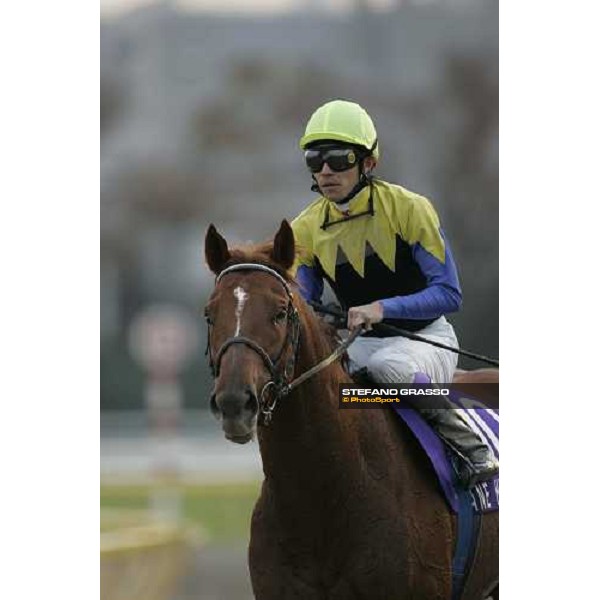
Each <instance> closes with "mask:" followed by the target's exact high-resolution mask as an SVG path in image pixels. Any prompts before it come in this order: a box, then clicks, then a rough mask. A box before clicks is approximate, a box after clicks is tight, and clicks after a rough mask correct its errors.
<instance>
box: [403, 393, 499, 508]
mask: <svg viewBox="0 0 600 600" xmlns="http://www.w3.org/2000/svg"><path fill="white" fill-rule="evenodd" d="M449 399H450V401H451V402H452V403H453V404H455V405H456V407H457V408H456V410H459V411H460V412H461V416H462V417H463V418H464V419H465V421H466V422H467V423H468V424H469V426H470V427H471V428H472V429H473V430H475V433H477V434H478V435H479V436H480V437H481V438H482V439H483V440H484V441H485V442H486V444H487V445H488V447H489V448H490V449H491V450H492V452H493V453H494V455H495V456H496V458H497V459H498V458H499V456H500V455H499V450H498V440H499V425H500V416H499V411H498V410H494V409H491V408H466V407H465V405H466V403H463V402H461V399H460V397H457V395H456V394H454V393H453V392H451V395H450V398H449ZM468 406H472V402H469V404H468ZM394 410H395V411H396V412H397V413H398V415H399V416H400V418H401V419H402V420H403V421H404V422H405V423H406V425H407V426H408V427H409V429H410V430H411V431H412V432H413V434H414V435H415V437H416V438H417V440H418V441H419V443H420V444H421V446H422V447H423V450H424V451H425V453H426V454H427V456H428V457H429V460H430V461H431V464H432V465H433V468H434V470H435V473H436V475H437V478H438V480H439V483H440V487H441V488H442V490H443V492H444V496H445V497H446V500H447V502H448V504H449V506H450V508H451V509H452V511H453V512H455V513H457V512H458V507H459V501H458V494H457V491H456V488H457V486H459V485H460V484H459V483H458V481H457V478H456V474H455V471H454V468H453V466H452V462H451V461H452V460H454V458H453V457H451V450H449V449H448V447H447V446H446V445H445V444H444V443H443V442H442V441H441V439H440V438H439V437H438V435H437V434H436V433H435V431H434V430H433V429H432V428H431V427H430V426H429V425H428V424H427V422H426V421H425V420H424V419H423V417H421V415H419V413H418V412H417V411H416V410H414V409H412V408H407V407H402V408H396V407H394ZM499 487H500V478H499V476H498V477H496V478H495V479H491V480H489V481H483V482H481V483H479V484H477V485H476V486H475V487H473V488H472V489H471V490H470V491H469V492H470V495H471V502H472V504H473V509H474V511H475V512H476V513H486V512H493V511H497V510H498V509H499V506H498V495H499Z"/></svg>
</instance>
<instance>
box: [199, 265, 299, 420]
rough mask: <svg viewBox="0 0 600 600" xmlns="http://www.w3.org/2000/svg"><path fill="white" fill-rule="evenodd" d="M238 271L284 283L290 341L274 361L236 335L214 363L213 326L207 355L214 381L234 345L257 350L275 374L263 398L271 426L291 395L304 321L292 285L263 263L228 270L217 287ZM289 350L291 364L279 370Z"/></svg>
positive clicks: (262, 407)
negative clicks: (268, 395) (257, 273)
mask: <svg viewBox="0 0 600 600" xmlns="http://www.w3.org/2000/svg"><path fill="white" fill-rule="evenodd" d="M235 271H261V272H263V273H268V274H269V275H271V276H272V277H275V279H277V281H279V283H281V285H282V286H283V287H284V289H285V292H286V294H287V297H288V305H287V309H286V314H287V331H286V338H285V341H284V343H283V346H282V347H281V350H280V351H279V352H278V353H277V356H276V357H275V358H271V357H270V356H269V354H268V353H267V352H266V350H265V349H264V348H263V347H262V346H260V344H257V343H256V342H255V341H254V340H251V339H250V338H247V337H245V336H243V335H235V336H232V337H230V338H228V339H227V340H225V342H223V345H222V346H221V347H220V348H219V350H218V352H217V353H216V355H215V357H214V359H213V357H212V354H211V350H210V331H211V330H210V327H211V325H210V323H209V324H208V340H207V342H208V343H207V347H206V354H208V359H209V365H210V368H211V371H212V375H213V377H218V376H219V371H220V367H221V360H222V359H223V355H224V354H225V352H226V351H227V350H228V349H229V348H230V347H231V346H233V345H234V344H243V345H244V346H247V347H248V348H250V349H251V350H254V352H256V353H257V354H258V355H259V356H260V358H261V359H262V361H263V363H264V365H265V367H266V368H267V370H268V371H269V373H270V374H271V379H269V381H267V383H266V384H265V385H264V386H263V388H262V390H261V392H260V397H259V409H260V412H261V413H262V415H263V419H264V424H265V425H268V424H269V423H270V422H271V419H272V415H273V410H274V408H275V405H276V404H277V400H278V399H279V398H280V397H282V396H285V395H287V394H288V393H289V391H290V387H289V383H290V379H291V377H292V375H293V374H294V365H295V363H296V355H297V353H298V344H299V341H300V317H299V315H298V310H297V308H296V307H295V306H294V302H293V299H294V295H293V293H292V290H291V289H290V286H289V284H288V282H287V281H286V280H285V279H284V278H283V277H282V276H281V275H280V274H279V273H278V272H277V271H275V270H274V269H271V268H270V267H267V266H265V265H261V264H259V263H240V264H237V265H233V266H231V267H228V268H227V269H224V270H223V271H221V272H220V273H219V275H218V277H217V279H216V281H215V286H217V285H218V284H219V282H220V281H221V279H223V277H224V276H225V275H228V274H229V273H233V272H235ZM288 347H291V349H292V351H291V352H290V355H289V357H288V359H287V361H286V362H285V365H284V367H283V369H281V370H278V368H277V366H278V363H279V362H280V360H281V358H282V356H283V354H284V352H285V350H286V348H288ZM269 388H273V390H272V395H271V401H268V400H267V399H266V392H267V390H268V389H269Z"/></svg>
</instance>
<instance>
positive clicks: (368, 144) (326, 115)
mask: <svg viewBox="0 0 600 600" xmlns="http://www.w3.org/2000/svg"><path fill="white" fill-rule="evenodd" d="M321 140H336V141H340V142H346V143H348V144H355V145H357V146H362V147H363V148H365V149H366V150H368V151H369V152H370V153H371V154H372V155H373V156H374V157H375V158H378V157H379V148H378V145H377V131H376V130H375V125H373V121H372V120H371V117H370V116H369V114H368V113H367V111H366V110H365V109H364V108H363V107H362V106H360V105H359V104H356V103H355V102H348V101H347V100H332V101H331V102H327V103H326V104H323V106H321V107H319V108H317V110H316V111H315V112H314V113H313V114H312V116H311V117H310V119H309V121H308V124H307V125H306V131H305V132H304V135H303V136H302V138H301V139H300V148H302V149H303V150H304V149H305V148H306V147H307V146H308V145H310V144H312V143H314V142H318V141H321Z"/></svg>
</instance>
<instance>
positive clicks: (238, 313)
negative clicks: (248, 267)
mask: <svg viewBox="0 0 600 600" xmlns="http://www.w3.org/2000/svg"><path fill="white" fill-rule="evenodd" d="M233 295H234V296H235V298H236V300H237V306H236V307H235V318H236V319H237V324H236V328H235V335H236V336H237V335H240V328H241V326H242V311H243V310H244V304H246V300H247V299H248V294H247V293H246V290H245V289H244V288H243V287H239V286H238V287H236V288H235V290H233Z"/></svg>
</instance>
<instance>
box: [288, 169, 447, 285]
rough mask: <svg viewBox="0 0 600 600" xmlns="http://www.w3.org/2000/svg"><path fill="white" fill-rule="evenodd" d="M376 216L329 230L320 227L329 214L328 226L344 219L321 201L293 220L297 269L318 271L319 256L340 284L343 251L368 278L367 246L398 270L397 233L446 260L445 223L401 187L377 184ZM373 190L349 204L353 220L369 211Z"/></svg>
mask: <svg viewBox="0 0 600 600" xmlns="http://www.w3.org/2000/svg"><path fill="white" fill-rule="evenodd" d="M373 187H374V189H373V208H374V211H375V215H374V216H368V215H365V216H362V217H358V218H356V219H353V220H351V221H348V222H345V223H340V224H336V225H331V226H330V227H327V228H326V229H325V230H323V229H321V225H322V224H323V222H324V221H325V218H326V215H327V211H329V222H332V221H337V220H339V219H343V218H344V216H345V215H344V214H343V213H342V212H341V211H340V210H339V209H338V207H337V206H336V205H335V204H334V203H333V202H330V201H329V200H327V199H326V198H323V197H321V198H319V199H317V200H316V201H315V202H313V203H312V204H310V205H309V206H308V207H307V208H306V209H305V210H304V211H303V212H302V213H300V214H299V215H298V217H296V219H294V220H293V221H292V228H293V230H294V236H295V238H296V244H297V246H298V255H297V259H296V264H295V269H297V268H298V266H299V265H301V264H304V265H307V266H310V267H312V266H314V259H315V257H316V258H318V259H319V262H320V263H321V266H322V267H323V270H324V271H325V273H326V274H327V276H328V277H330V278H331V279H332V280H335V264H336V258H337V255H338V249H341V250H342V252H343V253H344V254H345V255H346V257H347V259H348V261H349V262H350V264H351V265H352V267H353V268H354V270H355V271H356V272H357V273H358V274H359V275H360V276H361V277H364V271H365V255H366V248H365V246H366V243H367V242H368V243H369V244H370V245H371V247H372V248H373V250H374V251H375V252H376V253H377V255H378V256H379V258H380V259H381V260H382V261H383V262H384V264H385V265H386V266H387V267H388V269H390V271H392V272H393V271H394V270H395V263H396V234H399V235H400V237H401V238H402V239H403V240H404V241H405V242H407V243H408V244H410V245H414V244H416V243H417V242H418V243H420V244H421V246H422V247H423V248H424V249H425V250H427V251H428V252H429V253H430V254H432V255H433V256H435V257H436V258H437V259H438V260H439V261H440V262H441V263H444V260H445V247H444V240H443V238H442V236H441V234H440V231H439V228H440V222H439V219H438V216H437V214H436V212H435V209H434V208H433V206H432V205H431V204H430V202H429V200H427V199H426V198H424V197H423V196H419V195H418V194H415V193H413V192H411V191H409V190H406V189H404V188H402V187H401V186H398V185H393V184H390V183H387V182H384V181H379V180H376V181H374V182H373ZM368 201H369V188H368V187H367V188H365V189H363V190H362V191H361V192H360V193H359V194H357V196H356V197H355V198H353V199H352V200H351V202H350V204H349V211H348V214H349V215H355V214H357V213H362V212H364V211H366V210H367V209H368V206H369V205H368Z"/></svg>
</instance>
